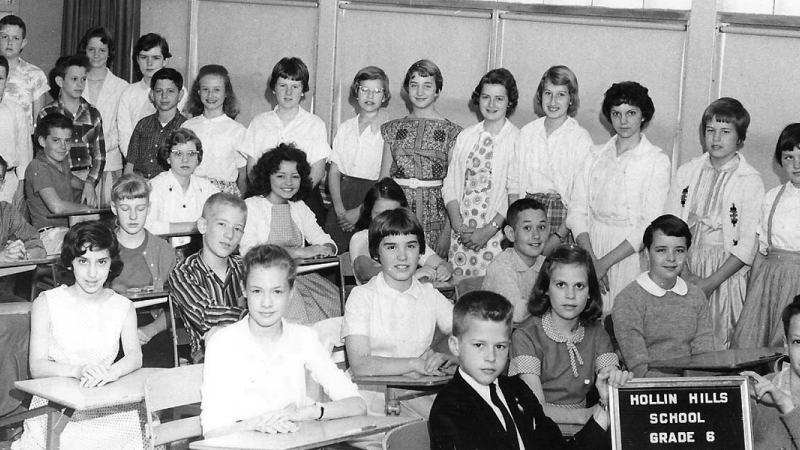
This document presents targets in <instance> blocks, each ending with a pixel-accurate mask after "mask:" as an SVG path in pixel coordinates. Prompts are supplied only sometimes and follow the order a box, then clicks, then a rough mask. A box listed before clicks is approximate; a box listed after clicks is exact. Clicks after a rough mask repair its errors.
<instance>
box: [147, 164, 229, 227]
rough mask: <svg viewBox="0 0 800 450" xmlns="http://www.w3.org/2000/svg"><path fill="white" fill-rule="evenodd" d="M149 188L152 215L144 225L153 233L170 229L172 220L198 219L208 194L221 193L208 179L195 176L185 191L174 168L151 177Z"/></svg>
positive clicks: (187, 220)
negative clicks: (176, 176) (174, 173)
mask: <svg viewBox="0 0 800 450" xmlns="http://www.w3.org/2000/svg"><path fill="white" fill-rule="evenodd" d="M150 189H151V190H152V192H150V214H148V215H147V221H146V222H145V227H146V228H147V230H148V231H150V232H151V233H153V234H164V233H167V232H169V224H171V223H180V222H194V221H196V220H197V219H199V218H200V216H201V215H202V214H203V205H205V203H206V200H208V197H211V196H212V195H214V194H216V193H217V192H219V189H218V188H217V187H216V186H214V185H213V184H211V182H210V181H208V180H207V179H205V178H200V177H198V176H196V175H192V176H191V179H190V181H189V188H188V189H187V190H186V192H185V193H184V192H183V188H182V187H181V185H180V183H179V182H178V180H177V179H176V178H175V176H174V175H173V174H172V171H171V170H170V171H167V172H164V173H162V174H161V175H159V176H157V177H155V178H153V179H152V180H150Z"/></svg>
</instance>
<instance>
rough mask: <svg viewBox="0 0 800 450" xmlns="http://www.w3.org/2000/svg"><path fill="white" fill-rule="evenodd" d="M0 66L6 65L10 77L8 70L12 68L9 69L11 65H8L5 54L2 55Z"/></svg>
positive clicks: (0, 56)
mask: <svg viewBox="0 0 800 450" xmlns="http://www.w3.org/2000/svg"><path fill="white" fill-rule="evenodd" d="M0 67H5V69H6V78H8V72H9V71H10V70H11V69H9V67H8V60H7V59H6V57H5V56H3V55H0Z"/></svg>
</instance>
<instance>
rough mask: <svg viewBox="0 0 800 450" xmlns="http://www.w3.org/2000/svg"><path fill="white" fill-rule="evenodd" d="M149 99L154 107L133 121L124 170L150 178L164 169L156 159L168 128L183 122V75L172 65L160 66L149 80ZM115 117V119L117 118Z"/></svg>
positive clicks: (170, 131) (173, 128) (171, 128)
mask: <svg viewBox="0 0 800 450" xmlns="http://www.w3.org/2000/svg"><path fill="white" fill-rule="evenodd" d="M150 86H151V89H150V94H149V96H150V101H151V102H153V103H154V104H155V105H156V109H157V111H156V112H155V113H153V114H151V115H149V116H147V117H145V118H143V119H142V120H140V121H139V123H137V124H136V128H134V130H133V135H132V136H131V139H130V143H129V145H128V152H127V157H128V162H127V163H126V164H125V173H126V174H128V173H134V172H136V173H139V174H141V175H142V176H144V177H145V178H147V179H148V180H149V179H152V178H154V177H155V176H156V175H158V174H160V173H161V172H165V171H166V169H165V168H164V166H163V165H162V163H161V162H160V161H159V157H158V151H159V149H160V148H161V146H162V145H164V142H165V141H166V140H167V136H169V135H170V134H171V133H172V131H174V130H177V129H178V128H180V127H181V125H183V122H186V118H185V117H183V115H181V113H180V111H178V104H179V103H180V101H181V99H182V98H183V76H182V75H181V74H180V72H178V71H177V70H175V69H170V68H163V69H160V70H159V71H158V72H156V73H155V74H153V77H152V78H151V80H150ZM117 120H119V119H117Z"/></svg>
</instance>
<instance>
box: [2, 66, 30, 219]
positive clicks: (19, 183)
mask: <svg viewBox="0 0 800 450" xmlns="http://www.w3.org/2000/svg"><path fill="white" fill-rule="evenodd" d="M9 73H10V69H9V65H8V60H7V59H6V57H5V56H2V55H0V142H2V144H3V145H0V156H2V157H3V159H4V160H5V162H6V169H7V170H6V171H5V176H6V178H5V183H3V186H2V187H0V201H5V202H9V203H13V204H14V205H15V206H21V204H22V199H23V198H24V193H25V190H24V189H25V185H24V181H25V169H27V168H28V164H30V162H31V159H33V142H32V141H31V133H30V129H29V128H28V127H29V125H28V118H27V117H26V116H25V110H24V109H22V107H21V106H19V105H17V104H16V103H14V101H13V100H11V99H10V98H9V96H7V95H4V93H5V91H6V87H7V86H8V75H9Z"/></svg>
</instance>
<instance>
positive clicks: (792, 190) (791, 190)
mask: <svg viewBox="0 0 800 450" xmlns="http://www.w3.org/2000/svg"><path fill="white" fill-rule="evenodd" d="M783 195H791V196H796V195H800V189H798V188H797V187H795V185H794V184H792V182H791V181H787V182H786V190H785V191H784V192H783Z"/></svg>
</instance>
